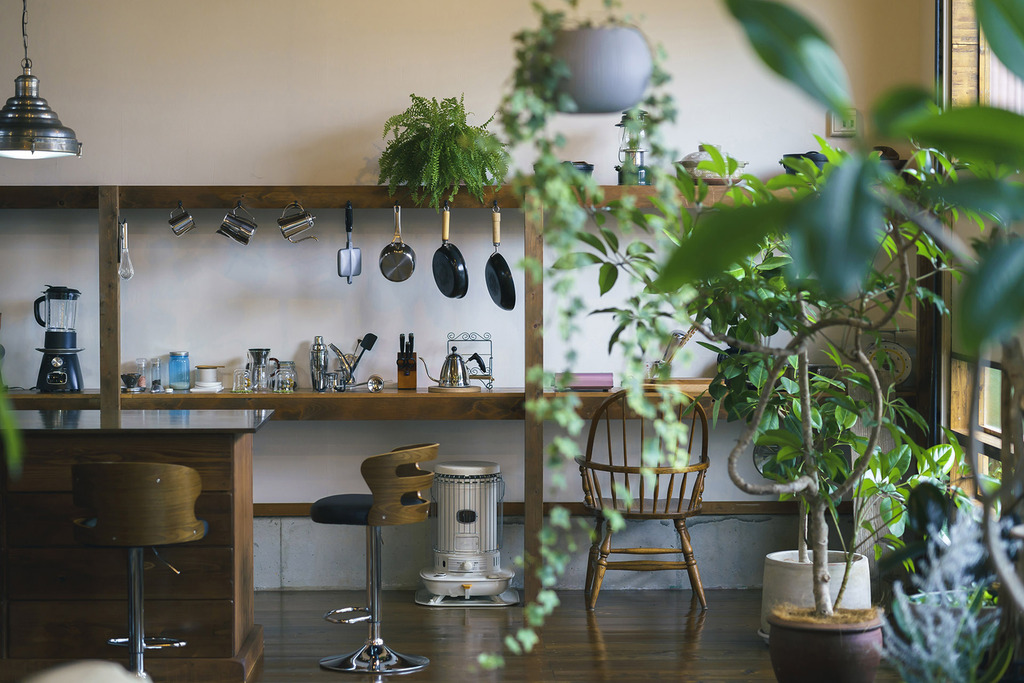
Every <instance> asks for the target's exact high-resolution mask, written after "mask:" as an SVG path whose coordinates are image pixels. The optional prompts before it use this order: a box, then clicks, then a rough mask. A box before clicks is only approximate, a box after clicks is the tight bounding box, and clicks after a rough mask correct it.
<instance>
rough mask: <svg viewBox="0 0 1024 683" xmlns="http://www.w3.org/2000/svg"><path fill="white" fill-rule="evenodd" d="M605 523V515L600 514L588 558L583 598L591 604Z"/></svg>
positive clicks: (595, 521) (596, 519) (595, 524)
mask: <svg viewBox="0 0 1024 683" xmlns="http://www.w3.org/2000/svg"><path fill="white" fill-rule="evenodd" d="M604 523H605V519H604V515H603V514H600V513H598V515H597V517H596V518H595V520H594V542H593V543H591V544H590V555H589V556H588V557H587V580H586V582H585V583H584V584H583V598H584V601H585V602H586V604H587V605H589V604H590V594H591V592H592V591H593V589H594V570H595V568H596V567H597V555H598V553H599V552H600V548H601V531H602V529H603V526H604Z"/></svg>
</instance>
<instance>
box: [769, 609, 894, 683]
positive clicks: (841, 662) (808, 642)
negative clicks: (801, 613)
mask: <svg viewBox="0 0 1024 683" xmlns="http://www.w3.org/2000/svg"><path fill="white" fill-rule="evenodd" d="M768 623H769V624H771V627H772V638H771V643H770V644H769V652H770V653H771V658H772V669H773V670H774V671H775V680H777V681H778V682H779V683H822V681H828V682H829V683H871V682H872V681H874V680H875V672H876V671H877V670H878V664H879V662H880V661H881V658H882V654H881V648H882V620H881V618H880V617H877V616H876V617H875V618H874V619H871V620H870V621H866V622H862V623H855V624H836V623H825V624H814V623H805V622H797V621H791V620H789V619H783V618H781V617H779V616H778V615H777V614H775V613H773V614H770V615H769V616H768Z"/></svg>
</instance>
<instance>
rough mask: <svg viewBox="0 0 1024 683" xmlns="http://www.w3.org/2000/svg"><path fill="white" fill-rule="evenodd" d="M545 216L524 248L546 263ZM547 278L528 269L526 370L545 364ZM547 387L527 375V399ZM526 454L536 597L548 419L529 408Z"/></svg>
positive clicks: (530, 573) (530, 230)
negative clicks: (539, 417)
mask: <svg viewBox="0 0 1024 683" xmlns="http://www.w3.org/2000/svg"><path fill="white" fill-rule="evenodd" d="M543 230H544V223H543V217H541V218H540V219H539V220H537V221H534V220H532V219H531V218H530V215H529V214H528V213H527V215H526V230H525V242H524V250H525V256H526V258H527V259H528V260H530V259H533V260H536V261H537V262H538V263H541V264H543V263H544V238H543V236H542V232H543ZM543 280H544V278H543V277H542V276H538V277H534V276H533V275H532V274H531V272H530V271H529V270H527V271H526V292H525V295H524V297H523V301H524V308H525V309H526V312H525V315H526V339H525V351H524V356H525V365H526V370H527V371H529V369H530V368H532V367H535V366H542V365H543V364H544V337H543V334H544V329H543V328H544V281H543ZM543 391H544V387H543V386H542V383H541V382H540V381H539V380H536V379H531V378H529V377H527V378H526V400H527V401H530V400H534V399H537V398H540V397H541V394H542V393H543ZM525 420H526V422H525V426H524V432H525V438H524V441H525V443H524V458H523V503H524V520H523V525H524V536H525V539H524V546H525V547H524V550H525V557H526V559H527V562H526V567H525V575H524V577H523V585H524V589H525V590H524V593H525V595H524V598H525V599H526V600H527V601H532V600H534V599H535V598H536V597H537V593H538V592H539V591H540V580H539V579H538V578H537V576H536V575H535V574H534V572H535V570H536V568H537V561H538V560H539V559H540V536H539V534H540V530H541V526H542V525H543V523H544V423H543V422H542V421H540V420H538V419H537V418H536V417H534V416H533V415H532V414H530V413H529V412H527V414H526V418H525Z"/></svg>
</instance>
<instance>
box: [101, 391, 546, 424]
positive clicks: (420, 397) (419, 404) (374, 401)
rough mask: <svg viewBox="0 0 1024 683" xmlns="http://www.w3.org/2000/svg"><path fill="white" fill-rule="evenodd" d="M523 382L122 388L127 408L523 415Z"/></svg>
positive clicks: (302, 415)
mask: <svg viewBox="0 0 1024 683" xmlns="http://www.w3.org/2000/svg"><path fill="white" fill-rule="evenodd" d="M525 400H526V399H525V394H524V392H523V389H521V388H518V389H517V388H512V389H504V388H496V389H492V390H487V389H484V390H482V391H480V392H473V393H459V394H447V393H446V394H440V393H431V392H428V391H427V390H426V389H417V390H416V391H399V390H397V389H390V390H385V391H382V392H380V393H376V394H371V393H370V392H368V391H366V390H354V391H346V392H344V393H338V394H335V393H322V394H321V393H316V392H313V391H297V392H295V393H293V394H275V393H261V394H233V393H231V392H229V391H228V392H221V393H218V394H193V393H184V392H182V393H174V394H147V393H139V394H129V393H123V394H121V408H122V410H257V409H259V410H268V409H270V410H273V411H274V415H273V418H272V419H274V420H523V419H525V417H526V410H525V407H524V404H525Z"/></svg>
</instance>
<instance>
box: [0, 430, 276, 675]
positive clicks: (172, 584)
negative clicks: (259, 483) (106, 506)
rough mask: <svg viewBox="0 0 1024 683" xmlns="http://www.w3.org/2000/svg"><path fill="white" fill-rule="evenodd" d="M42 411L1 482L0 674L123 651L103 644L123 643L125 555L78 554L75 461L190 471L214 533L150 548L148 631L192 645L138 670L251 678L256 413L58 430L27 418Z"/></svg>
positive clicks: (150, 657)
mask: <svg viewBox="0 0 1024 683" xmlns="http://www.w3.org/2000/svg"><path fill="white" fill-rule="evenodd" d="M19 412H20V411H19ZM37 415H38V414H37V413H35V412H34V411H31V412H30V413H29V415H28V417H27V419H26V417H25V416H24V414H21V415H19V417H20V418H21V419H22V422H23V423H22V425H21V428H22V431H23V435H24V439H25V447H26V448H25V458H24V461H23V462H24V466H23V469H22V471H21V473H20V474H19V476H17V477H9V476H6V475H5V476H3V479H2V481H0V497H2V507H0V510H2V511H3V512H2V518H0V531H2V536H0V539H2V541H0V553H2V556H3V566H4V569H5V572H4V574H5V581H4V583H3V587H2V592H0V605H2V613H3V615H4V619H3V632H2V638H0V653H2V658H0V680H4V681H15V680H19V679H20V678H22V677H24V676H25V675H26V674H28V673H30V672H32V671H38V670H40V669H43V668H46V667H49V666H52V665H54V664H57V663H59V662H62V661H67V660H76V659H87V658H104V657H107V658H120V659H124V658H125V657H127V655H126V654H125V653H124V651H123V650H120V651H119V650H118V649H117V648H114V647H112V646H108V645H106V640H107V639H108V638H112V637H118V636H125V635H127V616H126V615H127V611H128V610H127V594H128V578H127V570H126V557H127V555H126V552H125V549H123V548H98V547H88V546H83V545H82V544H80V543H78V542H77V541H76V540H75V539H74V537H73V534H72V524H71V520H72V519H74V517H75V516H76V514H80V513H81V511H80V510H78V509H77V508H75V506H74V505H73V503H72V496H71V466H72V464H74V463H78V462H90V461H116V460H118V459H122V458H123V459H141V460H145V461H148V462H171V463H177V464H183V465H188V466H189V467H192V468H194V469H196V470H197V471H198V472H199V475H200V477H201V479H202V482H203V489H202V493H201V495H200V497H199V499H198V501H197V503H196V515H197V517H199V518H200V519H204V520H205V521H206V522H207V523H208V525H209V533H208V534H207V536H206V537H205V538H203V539H202V540H199V541H196V542H194V543H188V544H182V545H176V546H168V547H166V548H161V549H160V551H159V552H160V557H159V558H157V556H156V555H154V554H153V552H152V551H151V550H148V549H147V550H146V570H145V599H146V611H145V618H146V624H145V625H146V633H147V635H151V636H167V637H173V638H181V639H183V640H186V641H187V642H188V645H187V646H186V647H184V648H180V649H179V648H172V649H168V650H162V651H158V650H153V651H149V652H147V654H146V668H147V670H148V671H149V672H150V673H151V674H152V675H153V677H154V679H155V680H161V681H189V680H209V681H214V680H216V681H251V680H254V679H255V676H256V674H257V672H258V670H259V669H258V667H259V664H260V662H261V659H262V654H263V633H262V627H260V626H259V625H257V624H256V623H255V619H254V610H253V596H254V594H253V526H252V438H253V436H252V433H253V431H255V429H256V428H258V427H259V425H260V424H262V421H263V418H261V417H258V416H256V415H254V414H253V411H217V412H216V413H211V414H208V415H206V416H205V417H204V416H203V415H201V414H200V413H188V414H187V417H189V418H192V419H191V422H192V423H194V424H187V425H182V424H175V423H174V422H175V420H181V419H185V418H186V414H183V413H180V412H178V411H174V412H171V411H155V412H152V413H136V412H133V413H123V414H122V419H121V420H120V423H119V424H118V425H117V426H116V427H113V428H105V427H102V426H101V424H100V419H99V414H98V413H96V412H95V411H85V412H84V413H83V414H82V415H80V416H79V419H80V424H76V425H68V424H64V425H61V426H60V427H59V428H53V427H51V426H47V425H45V424H39V425H35V424H31V421H32V420H33V419H35V420H38V417H37ZM201 418H203V419H201ZM214 422H217V423H219V424H220V425H221V426H219V427H217V426H211V425H212V424H213V423H214ZM26 423H28V424H26ZM160 558H162V559H163V560H164V561H166V562H167V563H168V564H170V565H172V566H174V567H175V568H176V569H178V570H180V572H181V573H180V574H175V573H174V572H172V571H171V570H170V569H169V568H168V567H167V566H165V565H164V564H163V562H161V559H160Z"/></svg>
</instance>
